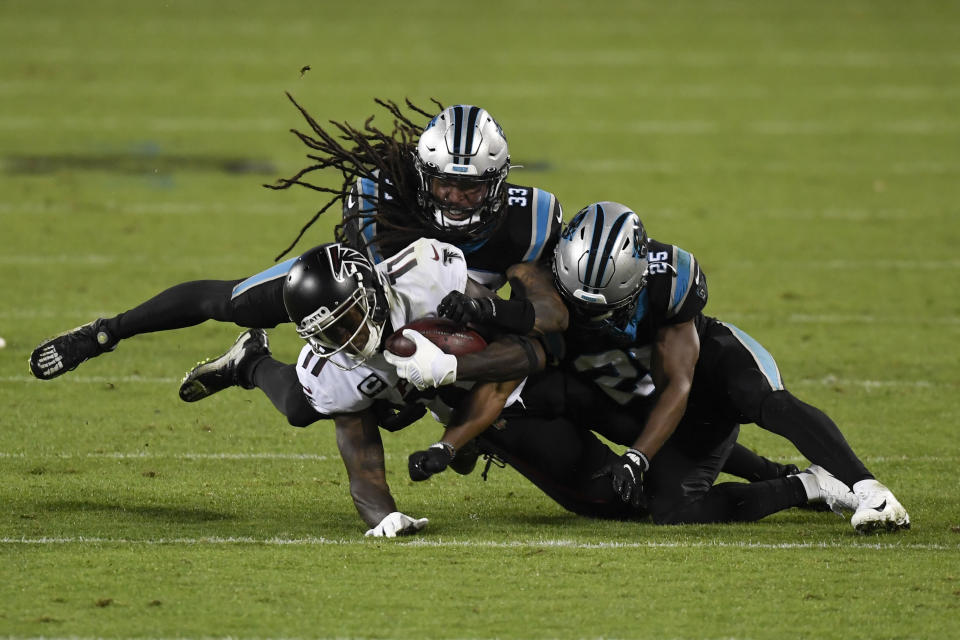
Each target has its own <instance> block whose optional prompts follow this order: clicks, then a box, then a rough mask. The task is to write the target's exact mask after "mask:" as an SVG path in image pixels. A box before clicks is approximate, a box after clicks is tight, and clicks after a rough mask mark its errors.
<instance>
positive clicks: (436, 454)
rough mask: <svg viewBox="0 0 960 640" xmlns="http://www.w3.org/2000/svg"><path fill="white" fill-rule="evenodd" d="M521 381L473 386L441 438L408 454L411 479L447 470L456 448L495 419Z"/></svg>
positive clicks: (468, 440) (424, 477) (454, 455)
mask: <svg viewBox="0 0 960 640" xmlns="http://www.w3.org/2000/svg"><path fill="white" fill-rule="evenodd" d="M520 382H521V381H520V380H512V381H509V382H487V383H482V384H478V385H476V386H474V388H473V389H472V390H471V391H470V395H469V396H467V398H466V399H465V400H464V401H463V402H462V403H461V405H460V406H459V407H457V410H456V411H455V412H454V414H453V418H452V419H451V421H450V424H449V425H448V426H447V428H446V429H445V430H444V432H443V437H442V438H441V439H440V441H439V442H437V443H436V444H433V445H431V446H430V447H429V448H428V449H426V450H425V451H415V452H414V453H412V454H410V458H409V459H408V461H407V466H408V469H409V471H410V478H411V479H412V480H426V479H427V478H429V477H430V476H432V475H434V474H436V473H440V472H441V471H443V470H444V469H446V468H447V466H448V465H449V464H450V463H451V462H453V459H454V458H455V457H456V453H457V450H458V449H460V448H461V447H462V446H463V445H465V444H467V443H468V442H470V440H472V439H473V438H475V437H476V436H478V435H479V434H480V433H482V432H483V431H484V430H485V429H486V428H487V427H489V426H490V425H491V424H492V423H493V421H494V420H496V419H497V416H499V415H500V412H501V411H502V410H503V407H504V405H505V404H506V403H507V400H508V399H509V397H510V394H511V393H512V392H513V390H514V389H516V388H517V386H518V385H519V384H520Z"/></svg>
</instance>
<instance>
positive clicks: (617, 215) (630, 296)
mask: <svg viewBox="0 0 960 640" xmlns="http://www.w3.org/2000/svg"><path fill="white" fill-rule="evenodd" d="M648 265H649V262H648V259H647V231H646V229H644V228H643V223H642V222H640V218H639V217H638V216H637V214H636V213H634V212H633V211H631V210H630V208H629V207H627V206H625V205H622V204H620V203H617V202H596V203H594V204H591V205H589V206H587V207H585V208H583V209H581V210H580V211H579V212H577V215H575V216H574V217H573V218H572V219H571V220H570V222H569V223H568V224H567V226H566V227H565V228H564V230H563V233H562V234H561V235H560V241H559V242H558V243H557V247H556V249H555V250H554V256H553V271H554V275H555V277H556V282H557V288H558V289H559V290H560V293H561V294H562V295H563V297H564V298H565V299H566V300H567V302H568V303H569V304H570V307H571V310H572V311H573V317H574V318H575V319H576V318H578V317H579V318H580V319H582V320H588V321H603V322H606V321H607V320H612V321H613V322H614V324H620V320H622V318H620V316H621V315H623V314H621V313H618V311H621V310H632V308H633V306H634V304H635V303H636V301H637V298H638V297H639V295H640V292H641V291H643V288H644V287H645V286H646V283H647V267H648Z"/></svg>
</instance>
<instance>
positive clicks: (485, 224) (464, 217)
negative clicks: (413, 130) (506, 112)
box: [414, 104, 510, 238]
mask: <svg viewBox="0 0 960 640" xmlns="http://www.w3.org/2000/svg"><path fill="white" fill-rule="evenodd" d="M415 155H416V159H415V163H414V164H415V166H416V172H417V177H418V178H419V181H420V183H419V185H418V187H419V190H418V194H417V198H418V203H419V205H420V206H421V208H422V211H423V214H424V216H425V217H426V218H427V223H428V224H430V225H431V226H432V227H434V228H436V229H439V230H440V231H445V232H450V231H455V232H458V233H462V234H463V236H464V237H465V238H477V237H483V236H484V234H486V233H489V232H491V231H492V230H493V228H494V227H495V226H496V222H497V220H498V217H499V213H500V211H501V209H502V208H503V202H504V198H503V195H504V191H503V183H504V181H505V180H506V178H507V173H508V172H509V171H510V152H509V149H508V148H507V139H506V137H505V136H504V135H503V130H502V129H501V128H500V125H499V124H497V121H496V120H494V119H493V117H492V116H491V115H490V114H489V113H487V111H486V110H484V109H481V108H480V107H474V106H471V105H466V104H460V105H455V106H452V107H447V108H446V109H444V110H443V111H441V112H440V113H439V114H437V115H436V116H435V117H434V118H433V120H431V121H430V124H428V125H427V127H426V129H424V130H423V133H422V134H421V135H420V140H419V141H418V143H417V151H416V154H415ZM451 188H452V189H455V190H456V191H457V192H458V194H459V195H460V196H461V197H460V198H459V199H458V200H454V199H452V198H446V197H445V195H444V194H445V192H449V190H450V189H451Z"/></svg>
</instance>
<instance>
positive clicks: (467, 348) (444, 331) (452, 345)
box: [383, 318, 487, 391]
mask: <svg viewBox="0 0 960 640" xmlns="http://www.w3.org/2000/svg"><path fill="white" fill-rule="evenodd" d="M486 346H487V343H486V341H484V339H483V338H482V337H481V336H480V334H478V333H477V332H475V331H473V330H471V329H467V328H466V327H464V326H462V325H458V324H456V323H454V322H451V321H450V320H443V319H437V318H421V319H420V320H414V321H413V322H411V323H410V324H408V325H406V326H404V327H401V328H400V329H399V330H398V331H397V332H395V333H394V334H392V335H391V336H390V337H389V338H387V341H386V343H385V344H384V347H385V348H386V350H385V351H384V352H383V357H384V358H386V360H387V362H389V363H390V364H392V365H393V366H395V367H396V368H397V375H399V376H400V377H401V378H403V379H404V380H407V381H409V382H410V383H411V384H413V386H414V387H416V388H417V389H418V390H420V391H423V390H425V389H433V388H437V387H441V386H443V385H446V384H453V383H454V382H456V381H457V356H458V355H464V354H467V353H473V352H475V351H480V350H481V349H483V348H484V347H486Z"/></svg>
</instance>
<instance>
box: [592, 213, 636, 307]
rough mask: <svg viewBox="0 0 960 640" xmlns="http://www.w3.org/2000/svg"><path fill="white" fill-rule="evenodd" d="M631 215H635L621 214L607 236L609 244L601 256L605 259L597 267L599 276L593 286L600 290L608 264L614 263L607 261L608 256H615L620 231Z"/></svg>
mask: <svg viewBox="0 0 960 640" xmlns="http://www.w3.org/2000/svg"><path fill="white" fill-rule="evenodd" d="M631 215H633V212H632V211H628V212H626V213H621V214H620V217H619V218H617V219H616V220H614V222H613V224H612V225H611V226H610V233H609V234H608V235H607V243H606V244H605V245H604V247H603V253H601V254H600V255H601V257H603V258H604V259H603V260H601V261H600V265H599V266H598V267H597V275H596V277H595V278H594V285H593V286H595V287H597V288H598V289H599V288H600V287H602V286H603V274H604V272H605V271H606V270H607V263H608V262H612V261H611V260H607V259H606V256H612V255H613V252H614V247H616V246H617V243H618V242H619V241H620V230H621V229H623V225H624V224H626V222H627V220H629V219H630V216H631Z"/></svg>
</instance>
